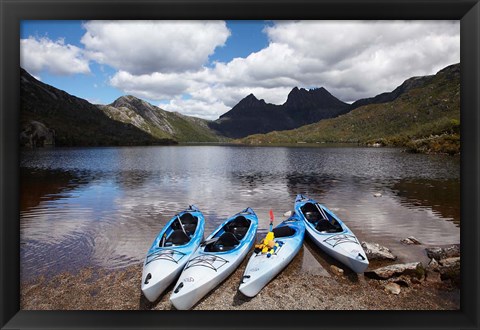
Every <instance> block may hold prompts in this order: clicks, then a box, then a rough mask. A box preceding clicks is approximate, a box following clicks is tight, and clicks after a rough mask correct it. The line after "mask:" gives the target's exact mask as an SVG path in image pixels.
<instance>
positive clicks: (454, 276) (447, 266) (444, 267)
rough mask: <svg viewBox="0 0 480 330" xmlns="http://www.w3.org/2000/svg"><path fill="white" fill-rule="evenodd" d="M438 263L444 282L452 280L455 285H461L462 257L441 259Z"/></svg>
mask: <svg viewBox="0 0 480 330" xmlns="http://www.w3.org/2000/svg"><path fill="white" fill-rule="evenodd" d="M438 263H439V268H438V270H439V272H440V275H441V278H442V280H451V281H452V282H453V283H455V284H459V283H460V257H452V258H446V259H441V260H440V261H439V262H438Z"/></svg>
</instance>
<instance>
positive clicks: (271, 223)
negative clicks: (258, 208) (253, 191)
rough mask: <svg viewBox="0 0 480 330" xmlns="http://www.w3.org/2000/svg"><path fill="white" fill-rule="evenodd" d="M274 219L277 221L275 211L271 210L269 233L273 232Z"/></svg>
mask: <svg viewBox="0 0 480 330" xmlns="http://www.w3.org/2000/svg"><path fill="white" fill-rule="evenodd" d="M274 219H275V217H274V216H273V210H272V209H270V230H269V231H272V230H273V220H274Z"/></svg>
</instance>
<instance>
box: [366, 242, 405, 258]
mask: <svg viewBox="0 0 480 330" xmlns="http://www.w3.org/2000/svg"><path fill="white" fill-rule="evenodd" d="M362 247H363V250H364V251H365V254H366V255H367V258H368V260H396V259H397V257H396V256H395V255H394V254H393V253H392V251H390V249H389V248H387V247H385V246H381V245H380V244H377V243H370V242H362Z"/></svg>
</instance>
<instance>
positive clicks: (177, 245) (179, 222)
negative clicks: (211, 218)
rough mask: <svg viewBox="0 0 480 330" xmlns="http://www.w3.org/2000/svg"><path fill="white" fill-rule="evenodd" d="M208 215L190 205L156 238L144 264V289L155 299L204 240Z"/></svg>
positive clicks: (176, 276) (144, 291)
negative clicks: (204, 215)
mask: <svg viewBox="0 0 480 330" xmlns="http://www.w3.org/2000/svg"><path fill="white" fill-rule="evenodd" d="M204 231H205V218H204V217H203V214H202V212H200V210H199V209H198V208H197V207H196V206H195V205H190V206H189V207H188V209H186V210H185V211H182V212H180V213H178V214H177V215H175V216H174V217H173V218H171V219H170V220H169V221H168V222H167V224H166V225H165V226H164V227H163V229H162V230H161V231H160V233H159V234H158V235H157V237H156V238H155V240H154V241H153V244H152V246H151V247H150V249H149V250H148V252H147V256H146V258H145V261H144V263H143V272H142V292H143V294H144V295H145V297H146V298H147V299H148V300H149V301H152V302H153V301H155V300H156V299H157V298H158V297H159V296H160V294H161V293H162V292H163V291H165V289H166V288H167V287H168V286H169V285H170V284H171V283H173V281H175V280H176V279H177V278H178V276H179V275H180V273H181V272H182V270H183V267H184V266H185V264H186V263H187V261H188V258H189V257H190V255H191V254H192V253H193V252H194V251H195V250H196V249H197V248H198V246H199V245H200V243H201V242H202V240H203V237H204Z"/></svg>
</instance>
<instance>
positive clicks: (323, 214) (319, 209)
mask: <svg viewBox="0 0 480 330" xmlns="http://www.w3.org/2000/svg"><path fill="white" fill-rule="evenodd" d="M315 206H316V207H317V209H318V211H319V212H320V214H321V215H322V217H323V218H324V219H325V220H328V217H327V215H326V214H325V211H324V210H323V209H322V208H321V207H320V206H319V205H318V204H315Z"/></svg>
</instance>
